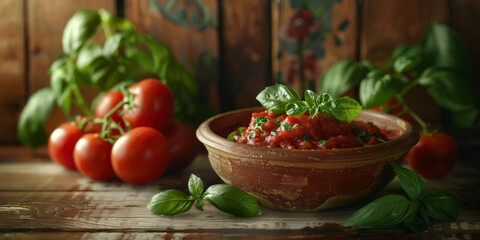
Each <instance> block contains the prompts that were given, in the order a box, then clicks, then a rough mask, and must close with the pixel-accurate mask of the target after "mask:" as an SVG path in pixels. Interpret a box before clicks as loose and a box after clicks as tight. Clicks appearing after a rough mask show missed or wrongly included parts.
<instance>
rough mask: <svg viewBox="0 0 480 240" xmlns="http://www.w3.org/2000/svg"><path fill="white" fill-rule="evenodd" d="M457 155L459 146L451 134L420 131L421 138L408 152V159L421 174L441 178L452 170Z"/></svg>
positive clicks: (430, 177) (425, 176)
mask: <svg viewBox="0 0 480 240" xmlns="http://www.w3.org/2000/svg"><path fill="white" fill-rule="evenodd" d="M457 156H458V147H457V144H456V142H455V140H454V139H453V138H452V137H451V136H450V135H448V134H446V133H435V134H433V135H428V134H426V133H420V140H419V141H418V143H417V144H416V145H415V146H414V147H413V148H412V149H411V150H410V152H408V154H407V161H408V164H409V165H410V167H411V168H412V169H413V170H415V171H416V172H418V174H420V176H422V177H424V178H427V179H439V178H443V177H445V176H446V175H447V174H448V173H450V172H451V170H452V169H453V167H454V166H455V162H456V160H457Z"/></svg>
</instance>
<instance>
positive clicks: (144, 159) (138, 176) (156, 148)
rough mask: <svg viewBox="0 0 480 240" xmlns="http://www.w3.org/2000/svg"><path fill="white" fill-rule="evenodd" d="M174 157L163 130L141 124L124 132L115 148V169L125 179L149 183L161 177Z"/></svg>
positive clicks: (113, 159) (113, 151)
mask: <svg viewBox="0 0 480 240" xmlns="http://www.w3.org/2000/svg"><path fill="white" fill-rule="evenodd" d="M169 160H170V156H169V150H168V143H167V140H166V139H165V137H164V136H163V134H162V133H161V132H160V131H158V130H156V129H153V128H151V127H138V128H134V129H132V130H130V131H129V132H127V133H125V135H123V136H121V137H120V138H119V139H118V140H117V142H116V143H115V144H114V145H113V148H112V165H113V171H114V172H115V174H116V175H117V177H119V178H120V179H122V180H123V181H125V182H128V183H133V184H145V183H149V182H151V181H153V180H155V179H156V178H158V177H160V176H161V175H162V174H163V173H164V172H165V170H166V169H167V166H168V162H169Z"/></svg>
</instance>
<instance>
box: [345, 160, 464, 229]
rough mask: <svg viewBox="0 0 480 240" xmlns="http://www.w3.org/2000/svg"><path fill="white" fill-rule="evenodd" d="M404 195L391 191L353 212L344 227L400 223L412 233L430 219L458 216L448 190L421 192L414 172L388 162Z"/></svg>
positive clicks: (456, 207)
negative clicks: (445, 191)
mask: <svg viewBox="0 0 480 240" xmlns="http://www.w3.org/2000/svg"><path fill="white" fill-rule="evenodd" d="M389 164H390V166H392V167H393V169H394V171H395V173H396V174H397V176H398V179H399V180H400V185H401V186H402V188H403V190H404V191H405V193H406V195H407V197H405V196H403V195H398V194H391V195H387V196H384V197H381V198H379V199H376V200H374V201H373V202H371V203H369V204H367V205H366V206H364V207H362V208H361V209H359V210H358V211H357V212H355V213H354V214H353V215H352V216H351V217H350V218H349V219H348V220H347V221H346V222H345V226H358V227H361V228H391V227H396V226H400V225H403V226H405V227H408V228H409V229H410V230H412V231H413V232H415V233H422V232H424V231H425V230H426V229H427V228H428V225H429V223H430V219H434V220H437V221H454V220H456V219H457V218H458V216H459V215H460V201H459V200H458V199H457V198H455V197H454V196H452V195H451V194H449V193H443V192H441V193H436V194H425V192H424V189H423V181H422V179H421V178H420V177H419V176H418V174H417V173H416V172H415V171H413V170H410V169H406V168H403V167H401V166H399V165H398V164H396V163H393V162H390V163H389Z"/></svg>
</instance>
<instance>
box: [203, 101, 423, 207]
mask: <svg viewBox="0 0 480 240" xmlns="http://www.w3.org/2000/svg"><path fill="white" fill-rule="evenodd" d="M197 137H198V139H199V140H200V141H201V142H202V143H203V144H204V145H205V147H206V148H207V150H208V158H209V161H210V164H211V165H212V168H213V169H214V170H215V172H216V173H217V174H218V175H219V176H220V178H222V180H223V181H225V182H226V183H227V184H231V185H234V186H236V187H239V188H241V189H243V190H245V191H247V192H249V193H250V194H252V195H253V196H255V197H256V198H257V199H258V200H259V202H260V203H261V204H262V205H264V206H266V207H271V208H275V209H282V210H289V211H318V210H324V209H329V208H333V207H338V206H343V205H346V204H349V203H353V202H356V201H358V200H360V199H362V198H364V197H366V196H367V195H369V194H371V193H373V192H375V191H377V190H379V189H381V188H383V187H384V186H385V185H386V184H388V183H389V182H390V181H391V180H392V179H393V177H394V172H393V169H391V168H390V166H389V165H388V162H389V161H394V162H397V163H401V162H402V161H404V159H405V156H406V153H407V152H408V151H409V150H410V148H411V147H413V146H414V145H415V143H416V142H417V141H418V138H419V135H418V132H416V131H415V129H414V128H413V127H412V126H411V125H410V124H409V123H408V122H406V121H404V120H402V119H400V118H397V117H395V116H392V115H388V114H384V113H380V112H374V111H368V110H363V111H362V113H361V115H360V116H359V117H358V118H357V119H355V120H354V121H352V122H351V123H347V122H338V121H337V120H335V119H332V118H330V117H327V116H324V115H322V114H317V115H316V116H315V117H313V118H311V117H310V116H309V115H308V114H304V115H300V116H296V117H291V116H287V115H275V114H273V113H272V112H271V111H268V110H265V109H263V108H248V109H241V110H237V111H232V112H228V113H223V114H219V115H217V116H214V117H212V118H210V119H208V120H207V121H205V122H204V123H202V124H201V125H200V127H199V128H198V130H197Z"/></svg>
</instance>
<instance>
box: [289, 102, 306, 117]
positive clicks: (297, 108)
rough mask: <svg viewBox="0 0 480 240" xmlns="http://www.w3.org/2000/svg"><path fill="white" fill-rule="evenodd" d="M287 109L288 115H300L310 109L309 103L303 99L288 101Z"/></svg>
mask: <svg viewBox="0 0 480 240" xmlns="http://www.w3.org/2000/svg"><path fill="white" fill-rule="evenodd" d="M285 109H286V113H287V115H288V116H300V115H302V114H304V113H305V112H307V111H308V107H307V104H306V103H305V102H303V101H298V102H293V103H288V104H287V106H286V107H285Z"/></svg>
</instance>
